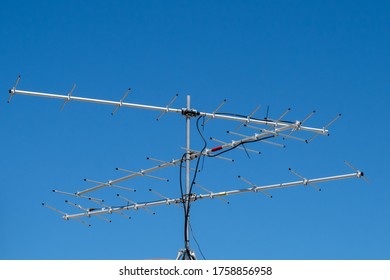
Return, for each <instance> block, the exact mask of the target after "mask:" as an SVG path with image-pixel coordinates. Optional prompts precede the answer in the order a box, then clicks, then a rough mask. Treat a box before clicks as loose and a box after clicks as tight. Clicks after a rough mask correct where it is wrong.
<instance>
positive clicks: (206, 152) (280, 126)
mask: <svg viewBox="0 0 390 280" xmlns="http://www.w3.org/2000/svg"><path fill="white" fill-rule="evenodd" d="M20 79H21V77H20V75H19V76H18V78H17V80H16V82H15V85H14V86H13V87H12V88H11V89H10V90H9V94H10V96H9V99H8V103H9V102H10V101H11V99H12V97H13V96H14V95H16V94H19V95H29V96H35V97H46V98H52V99H60V100H63V101H64V103H63V105H62V107H61V109H62V108H63V107H64V106H65V105H66V104H67V103H69V102H70V101H79V102H89V103H97V104H105V105H110V106H114V111H113V112H112V115H114V114H115V112H116V111H117V110H118V109H119V108H122V107H127V108H139V109H146V110H154V111H159V112H160V115H159V116H158V118H157V120H159V119H160V118H161V117H162V115H164V114H165V113H179V114H181V115H183V116H184V117H185V120H186V134H185V138H186V147H185V154H183V156H182V157H181V158H180V159H174V160H172V161H168V162H167V161H161V160H157V159H153V158H147V159H149V160H152V161H157V162H159V165H157V166H154V167H151V168H149V169H144V170H140V171H139V172H134V171H129V170H126V169H122V168H116V169H117V170H120V171H123V172H126V173H128V174H127V175H126V176H123V177H120V178H117V179H115V180H109V181H107V182H98V181H94V180H88V179H85V181H87V182H91V183H94V184H95V186H93V187H91V188H88V189H85V190H82V191H77V192H75V193H69V192H64V191H60V190H53V192H55V193H59V194H62V195H66V196H71V197H74V198H77V199H84V200H88V201H91V202H93V203H95V204H98V205H99V207H98V208H96V207H95V208H86V207H83V206H81V205H80V204H77V203H74V202H71V201H68V200H65V202H66V203H67V204H69V205H71V206H74V207H75V208H77V209H78V210H79V211H82V212H80V213H75V214H67V213H65V212H63V211H61V210H58V209H56V208H55V207H52V206H50V205H47V204H45V203H43V204H42V205H43V206H45V207H47V208H49V209H51V210H53V211H55V212H57V213H59V214H61V215H62V218H63V219H64V220H75V221H78V222H80V223H82V224H84V225H88V224H87V223H85V222H84V221H83V220H81V219H82V218H84V217H91V216H95V217H98V218H100V219H103V220H105V221H109V222H110V221H111V220H108V219H107V218H105V217H104V216H102V215H104V214H112V213H118V214H120V215H122V216H124V217H126V218H130V217H129V216H127V215H126V214H124V213H123V212H125V211H129V210H138V209H143V210H145V211H148V212H151V213H152V214H154V212H152V211H150V210H149V208H150V207H155V206H159V205H178V206H180V205H182V206H183V209H184V248H183V249H180V250H179V252H178V255H177V259H179V260H195V259H196V256H195V253H194V252H193V251H192V250H191V248H190V207H191V203H192V202H195V201H196V200H202V199H206V198H211V199H212V198H214V197H215V198H219V199H221V200H223V201H225V200H224V199H222V197H224V196H228V195H235V194H242V193H249V192H254V193H257V192H261V193H264V194H265V195H267V196H268V197H270V198H272V196H271V195H270V194H268V193H267V192H266V191H268V190H272V189H276V188H287V187H294V186H300V185H303V186H308V185H310V186H313V187H315V188H316V189H317V190H321V189H319V188H318V187H317V186H316V185H315V184H316V183H321V182H328V181H334V180H342V179H350V178H365V177H363V176H364V174H363V172H361V171H360V170H358V169H356V168H354V167H353V166H352V165H351V164H350V163H347V162H346V163H347V165H348V166H349V167H351V168H352V169H353V170H354V172H353V173H349V174H342V175H336V176H329V177H322V178H313V179H307V178H305V177H303V176H302V175H300V174H298V173H297V172H295V171H294V170H292V169H291V168H289V170H290V171H291V172H292V173H293V174H294V175H296V176H298V177H299V178H300V180H298V181H293V182H286V183H278V184H272V185H265V186H258V185H256V184H254V183H252V182H250V181H248V180H247V179H245V178H243V177H241V176H239V178H240V179H241V180H242V181H243V182H245V183H246V184H248V185H249V186H250V187H249V188H238V189H235V190H229V191H222V192H216V193H215V192H212V191H209V190H207V189H205V188H204V187H201V186H200V185H198V184H197V183H195V179H196V173H197V169H198V164H199V160H200V158H201V157H216V158H221V159H226V158H224V157H221V155H222V154H223V153H226V152H229V151H230V150H233V149H235V148H240V149H243V150H245V152H246V153H248V152H254V153H257V154H259V153H260V152H258V151H255V150H249V149H247V148H246V147H245V144H249V143H254V142H259V141H262V142H264V143H269V144H272V145H277V146H283V145H280V144H278V143H274V142H271V141H270V140H272V139H275V138H277V137H282V138H290V139H293V140H301V141H304V142H306V143H309V142H311V141H312V140H313V139H314V138H315V137H317V136H318V135H328V127H329V126H330V125H331V124H333V123H334V122H335V121H336V120H337V119H338V118H339V117H340V116H341V115H338V116H336V118H335V119H333V120H332V121H331V122H330V123H328V124H327V125H326V126H324V127H323V128H315V127H309V126H304V123H305V122H306V121H307V120H308V119H309V118H310V117H311V116H312V115H313V114H314V113H315V111H313V112H312V113H310V114H309V115H308V116H307V117H306V118H305V119H303V121H294V122H292V121H285V120H283V118H284V117H285V116H286V114H287V113H288V112H289V111H290V109H288V110H286V112H285V113H283V114H282V115H281V117H279V118H278V119H276V120H273V119H270V118H269V117H268V111H269V108H268V109H267V116H266V117H265V118H264V119H258V118H254V117H253V115H254V114H255V113H256V111H257V110H258V109H259V107H257V108H256V109H255V110H254V111H253V112H252V113H251V114H250V115H248V116H245V115H237V114H227V113H218V112H217V111H218V110H219V109H220V108H221V107H222V105H223V104H224V103H225V102H226V100H224V101H223V103H222V104H221V105H219V106H218V108H217V109H216V110H215V111H213V112H212V113H207V112H199V111H197V110H195V109H192V108H191V97H190V96H189V95H188V96H187V102H186V107H185V108H183V109H175V108H171V105H172V103H173V102H174V101H175V100H176V98H177V96H178V95H177V94H176V96H175V97H174V98H173V99H172V101H171V102H170V103H169V104H168V105H167V106H166V107H160V106H150V105H143V104H136V103H128V102H124V100H125V98H126V97H127V96H128V94H129V92H130V89H128V90H127V91H126V92H125V95H124V96H123V98H122V99H121V100H120V101H110V100H103V99H94V98H85V97H76V96H73V95H72V93H73V91H74V89H75V85H74V86H73V88H72V89H71V91H70V92H69V93H68V94H67V95H60V94H53V93H42V92H33V91H25V90H19V89H17V86H18V84H19V82H20ZM194 117H198V119H197V125H198V122H199V120H200V118H203V125H204V124H205V123H207V122H208V121H210V120H212V119H222V120H228V121H236V122H239V123H240V125H239V127H241V126H246V127H247V128H249V129H254V130H255V131H256V132H259V133H255V134H254V135H252V136H247V135H243V134H238V133H235V132H229V131H228V133H229V134H231V135H234V136H237V137H240V139H239V140H233V141H231V142H226V141H221V140H217V139H215V138H211V140H214V141H216V142H218V143H219V144H220V145H219V146H216V147H213V148H207V143H206V141H205V139H204V138H203V135H201V136H202V138H203V140H204V142H205V145H204V147H203V149H202V150H201V151H194V150H192V149H191V119H192V118H194ZM260 126H261V127H260ZM198 129H199V127H198ZM298 131H306V132H309V133H312V135H311V138H310V139H309V140H305V139H302V138H299V137H296V136H292V135H291V134H292V133H294V132H298ZM194 159H197V165H196V168H195V171H194V175H193V178H192V180H191V170H193V169H192V168H191V161H192V160H194ZM184 163H185V167H184V168H185V191H183V189H182V188H181V192H182V193H181V196H180V197H178V198H169V197H165V196H163V195H161V194H159V193H158V192H156V191H154V190H152V189H150V191H151V192H153V193H155V194H157V195H159V196H160V197H162V199H160V200H157V201H150V202H143V203H138V202H134V201H131V200H129V199H128V198H126V197H124V196H122V195H120V194H117V197H118V198H121V199H123V200H125V201H126V202H127V204H125V205H123V206H115V207H114V206H110V205H106V204H104V203H103V202H104V200H103V199H100V198H95V197H90V196H89V194H90V193H92V192H94V191H97V190H99V189H103V188H110V187H111V188H118V189H121V190H126V191H131V192H134V191H135V190H134V189H131V188H128V187H122V186H119V185H118V184H119V183H122V182H124V181H127V180H130V179H132V178H135V177H139V176H147V177H151V178H154V179H158V180H165V181H168V180H167V179H164V178H160V177H156V176H153V175H150V173H152V172H154V171H156V170H159V169H163V168H166V167H170V166H179V167H180V172H181V171H182V166H183V164H184ZM180 175H181V173H180ZM181 184H182V182H180V186H181ZM195 184H196V185H198V186H199V187H200V188H201V189H203V190H204V191H206V192H207V193H204V194H198V195H196V194H194V193H192V187H193V185H195ZM181 187H182V186H181Z"/></svg>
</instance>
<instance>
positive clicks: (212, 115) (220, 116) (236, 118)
mask: <svg viewBox="0 0 390 280" xmlns="http://www.w3.org/2000/svg"><path fill="white" fill-rule="evenodd" d="M10 93H11V94H12V95H14V94H21V95H30V96H39V97H47V98H53V99H62V100H68V99H69V101H70V100H72V101H80V102H91V103H98V104H106V105H112V106H122V107H128V108H139V109H147V110H155V111H161V112H167V113H168V112H169V113H182V109H175V108H167V107H160V106H150V105H143V104H136V103H126V102H122V103H121V102H120V101H110V100H103V99H95V98H85V97H77V96H70V97H69V96H68V95H60V94H53V93H43V92H33V91H25V90H17V89H15V88H12V89H11V90H10ZM199 116H206V117H210V118H217V119H224V120H232V121H238V122H244V123H245V122H246V123H248V120H249V122H250V123H253V124H263V125H274V126H275V127H276V126H280V127H285V126H291V123H289V122H284V121H281V120H279V121H273V120H260V119H256V118H247V117H239V116H232V115H226V114H218V113H206V112H199ZM328 126H329V124H328ZM299 129H300V130H305V131H311V132H314V133H318V134H324V135H327V134H328V130H327V129H326V127H324V128H312V127H306V126H300V128H299Z"/></svg>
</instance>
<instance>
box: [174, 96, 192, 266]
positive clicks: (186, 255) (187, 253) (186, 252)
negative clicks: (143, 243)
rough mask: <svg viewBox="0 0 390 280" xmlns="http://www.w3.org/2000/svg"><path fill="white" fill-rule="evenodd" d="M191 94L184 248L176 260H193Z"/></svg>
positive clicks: (187, 137)
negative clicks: (191, 242)
mask: <svg viewBox="0 0 390 280" xmlns="http://www.w3.org/2000/svg"><path fill="white" fill-rule="evenodd" d="M189 112H191V96H190V95H187V108H186V113H185V117H186V191H185V194H184V198H183V199H184V213H185V219H184V223H185V224H184V231H185V234H184V236H185V238H184V249H181V250H179V253H178V255H177V259H178V260H194V259H195V254H194V252H193V251H191V249H190V213H189V211H190V203H191V154H190V153H191V117H193V114H191V113H189Z"/></svg>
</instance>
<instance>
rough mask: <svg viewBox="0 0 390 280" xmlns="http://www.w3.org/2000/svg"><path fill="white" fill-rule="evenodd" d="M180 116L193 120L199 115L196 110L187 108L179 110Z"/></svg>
mask: <svg viewBox="0 0 390 280" xmlns="http://www.w3.org/2000/svg"><path fill="white" fill-rule="evenodd" d="M181 114H182V115H183V116H186V117H189V118H194V117H196V116H199V115H200V112H198V111H197V110H195V109H187V108H183V109H181Z"/></svg>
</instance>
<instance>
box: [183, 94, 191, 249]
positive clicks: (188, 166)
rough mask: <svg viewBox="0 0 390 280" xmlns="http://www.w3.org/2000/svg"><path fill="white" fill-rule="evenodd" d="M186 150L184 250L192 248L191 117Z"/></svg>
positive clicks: (188, 106) (187, 130) (188, 103)
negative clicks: (190, 220) (185, 238)
mask: <svg viewBox="0 0 390 280" xmlns="http://www.w3.org/2000/svg"><path fill="white" fill-rule="evenodd" d="M190 109H191V97H190V96H189V95H187V110H190ZM186 149H187V154H186V193H185V194H186V195H185V199H186V201H185V209H186V210H185V213H186V215H187V217H186V225H185V229H184V230H185V231H186V236H187V240H184V242H185V244H184V248H189V247H190V244H189V242H190V240H189V236H190V227H189V224H190V223H189V219H190V214H189V209H190V192H191V182H190V179H191V155H190V152H191V117H190V116H186Z"/></svg>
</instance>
